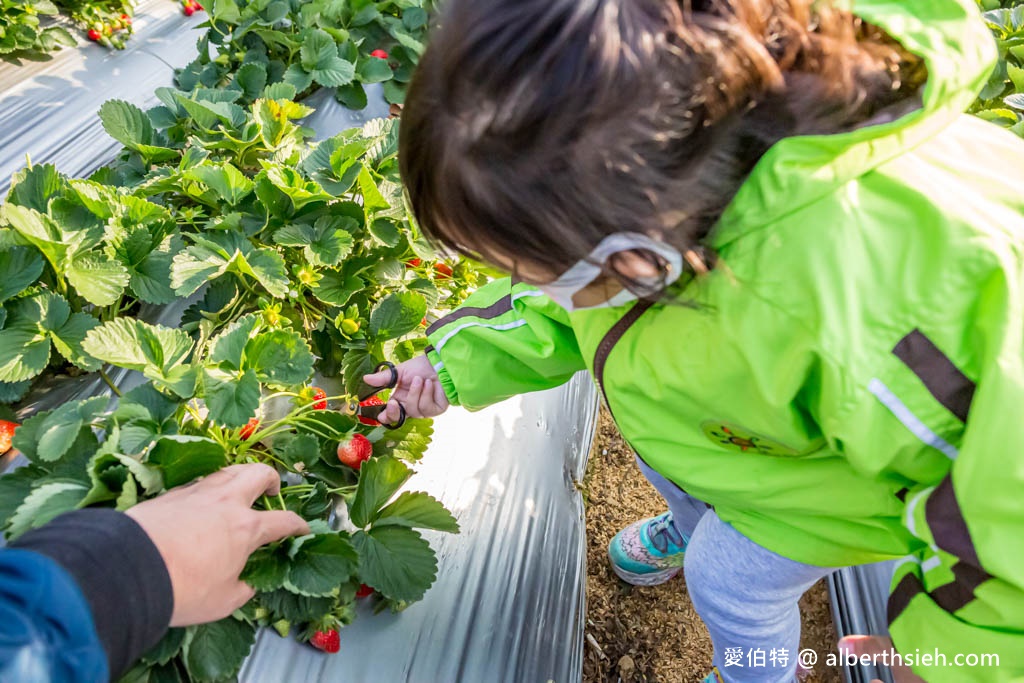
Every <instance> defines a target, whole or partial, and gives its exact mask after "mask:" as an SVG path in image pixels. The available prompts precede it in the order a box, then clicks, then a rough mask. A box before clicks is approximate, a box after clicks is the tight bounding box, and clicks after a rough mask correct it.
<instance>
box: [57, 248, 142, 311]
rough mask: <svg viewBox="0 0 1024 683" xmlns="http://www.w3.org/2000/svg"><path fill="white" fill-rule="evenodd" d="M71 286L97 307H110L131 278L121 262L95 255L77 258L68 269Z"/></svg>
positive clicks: (84, 255)
mask: <svg viewBox="0 0 1024 683" xmlns="http://www.w3.org/2000/svg"><path fill="white" fill-rule="evenodd" d="M67 278H68V282H70V283H71V286H73V287H74V288H75V290H76V291H77V292H78V293H79V294H81V295H82V298H83V299H85V300H86V301H88V302H89V303H91V304H93V305H95V306H110V305H112V304H113V303H114V302H116V301H117V300H118V297H120V296H121V294H123V293H124V290H125V287H127V286H128V283H129V281H130V280H131V276H130V275H129V273H128V269H127V268H125V267H124V264H122V263H121V262H120V261H117V260H115V259H112V258H108V257H106V256H101V255H99V254H95V253H86V254H81V255H80V256H77V257H75V259H74V260H73V261H72V262H71V263H70V265H69V266H68V268H67Z"/></svg>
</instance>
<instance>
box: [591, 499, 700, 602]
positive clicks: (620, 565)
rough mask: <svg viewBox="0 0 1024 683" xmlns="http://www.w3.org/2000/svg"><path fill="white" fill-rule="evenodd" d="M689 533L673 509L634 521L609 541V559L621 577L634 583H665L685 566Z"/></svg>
mask: <svg viewBox="0 0 1024 683" xmlns="http://www.w3.org/2000/svg"><path fill="white" fill-rule="evenodd" d="M686 541H687V539H686V537H685V536H683V535H682V534H681V533H679V530H678V529H676V526H675V524H673V523H672V513H671V512H666V513H665V514H663V515H658V516H657V517H651V518H650V519H643V520H640V521H639V522H633V523H632V524H630V525H629V526H627V527H626V528H625V529H623V530H622V531H620V532H619V533H617V534H615V538H613V539H612V542H611V543H609V544H608V559H609V560H611V564H612V569H613V570H614V571H615V573H616V574H618V576H619V578H620V579H622V580H623V581H625V582H626V583H631V584H633V585H634V586H656V585H658V584H659V583H665V582H666V581H668V580H669V579H671V578H672V577H673V576H675V575H676V574H678V573H679V571H680V570H681V569H682V568H683V556H684V555H685V553H686Z"/></svg>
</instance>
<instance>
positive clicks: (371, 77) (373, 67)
mask: <svg viewBox="0 0 1024 683" xmlns="http://www.w3.org/2000/svg"><path fill="white" fill-rule="evenodd" d="M356 74H357V75H358V76H359V80H360V81H361V82H362V83H381V82H383V81H388V80H391V78H392V76H394V74H393V72H392V71H391V65H390V64H388V60H386V59H378V58H377V57H367V58H366V59H364V60H362V61H361V62H359V68H358V69H357V70H356Z"/></svg>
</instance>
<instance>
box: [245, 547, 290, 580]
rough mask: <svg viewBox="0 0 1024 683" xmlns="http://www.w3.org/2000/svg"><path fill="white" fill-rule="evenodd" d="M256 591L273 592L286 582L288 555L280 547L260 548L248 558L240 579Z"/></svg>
mask: <svg viewBox="0 0 1024 683" xmlns="http://www.w3.org/2000/svg"><path fill="white" fill-rule="evenodd" d="M240 578H241V579H242V581H245V582H246V583H247V584H249V585H250V586H252V587H253V588H255V589H256V590H258V591H273V590H277V589H278V588H281V587H282V586H283V585H284V582H285V581H287V580H288V553H287V551H286V550H285V549H284V548H282V547H281V546H267V547H263V548H260V549H259V550H257V551H256V552H254V553H253V554H252V555H250V556H249V561H248V562H246V564H245V569H244V570H242V575H241V577H240Z"/></svg>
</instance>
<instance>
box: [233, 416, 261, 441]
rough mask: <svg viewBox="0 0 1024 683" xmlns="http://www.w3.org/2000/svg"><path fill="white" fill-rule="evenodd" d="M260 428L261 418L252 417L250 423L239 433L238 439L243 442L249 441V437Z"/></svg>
mask: <svg viewBox="0 0 1024 683" xmlns="http://www.w3.org/2000/svg"><path fill="white" fill-rule="evenodd" d="M259 426H260V421H259V418H255V417H250V418H249V422H248V423H246V425H245V426H244V427H242V430H241V431H240V432H238V438H240V439H241V440H242V441H248V440H249V437H250V436H252V435H253V434H255V433H256V430H257V429H258V428H259Z"/></svg>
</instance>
